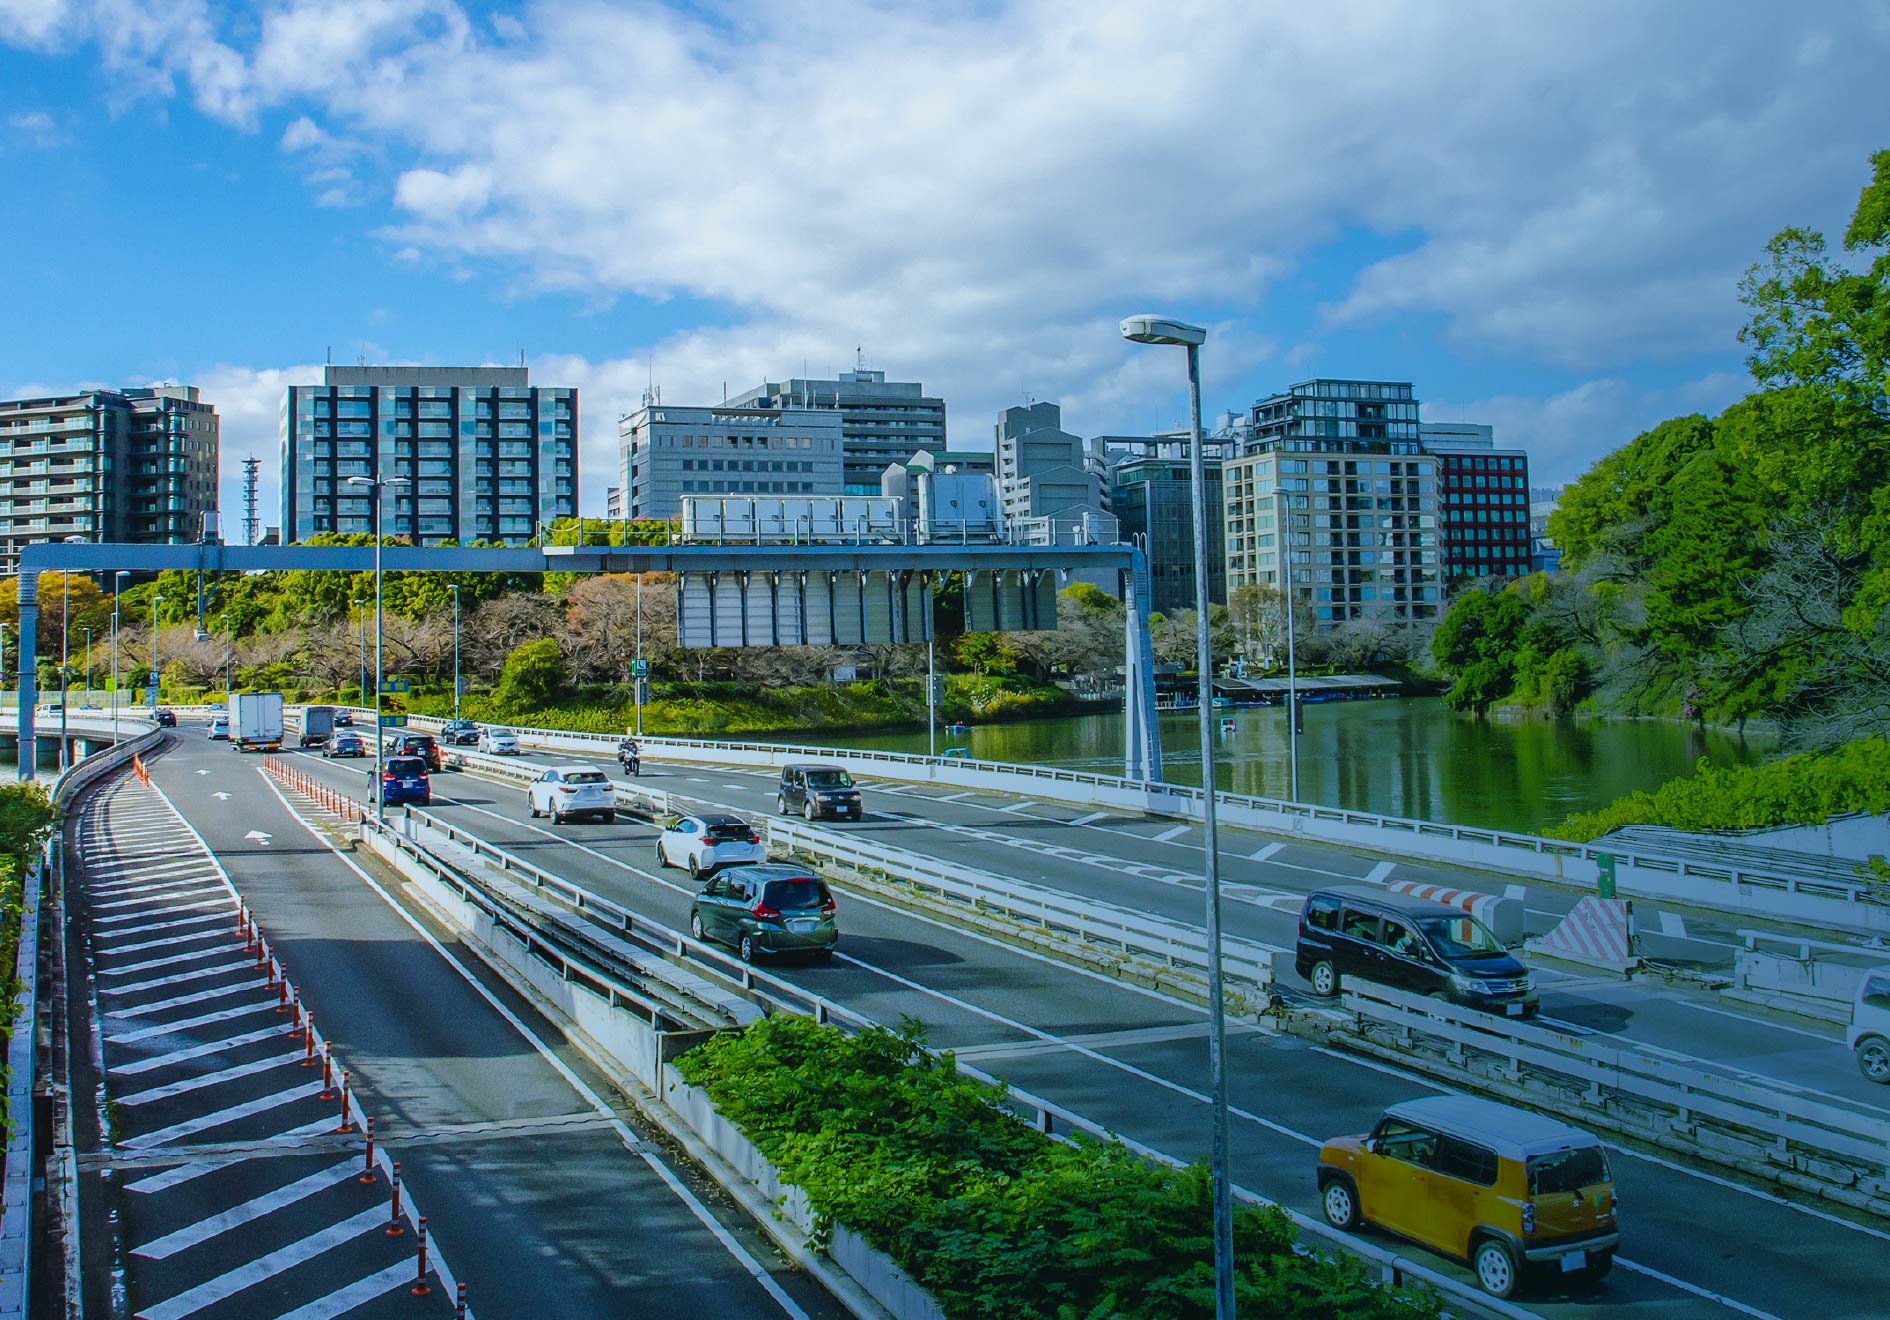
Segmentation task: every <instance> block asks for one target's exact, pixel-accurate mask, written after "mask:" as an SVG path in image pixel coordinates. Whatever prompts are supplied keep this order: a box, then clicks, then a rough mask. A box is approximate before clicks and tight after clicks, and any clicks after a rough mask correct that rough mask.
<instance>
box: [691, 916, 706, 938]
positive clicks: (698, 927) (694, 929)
mask: <svg viewBox="0 0 1890 1320" xmlns="http://www.w3.org/2000/svg"><path fill="white" fill-rule="evenodd" d="M689 934H690V936H691V937H692V938H694V940H695V942H696V943H697V944H705V943H707V942H708V936H706V935H704V934H703V933H702V914H701V913H700V912H691V913H690V914H689Z"/></svg>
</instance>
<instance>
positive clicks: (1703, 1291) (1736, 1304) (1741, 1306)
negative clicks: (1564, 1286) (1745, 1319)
mask: <svg viewBox="0 0 1890 1320" xmlns="http://www.w3.org/2000/svg"><path fill="white" fill-rule="evenodd" d="M1614 1263H1615V1264H1617V1265H1619V1266H1620V1267H1621V1268H1622V1269H1624V1270H1633V1271H1634V1272H1635V1273H1636V1274H1645V1275H1646V1276H1647V1277H1648V1278H1650V1279H1659V1280H1660V1281H1661V1282H1662V1283H1664V1284H1666V1285H1667V1286H1669V1287H1671V1288H1678V1289H1679V1290H1680V1291H1681V1292H1686V1293H1692V1294H1693V1295H1694V1296H1695V1297H1699V1298H1703V1299H1704V1300H1706V1301H1709V1302H1716V1303H1718V1304H1719V1305H1720V1306H1724V1307H1728V1308H1730V1309H1732V1310H1734V1311H1738V1312H1739V1313H1741V1314H1742V1315H1749V1316H1752V1317H1754V1320H1782V1317H1780V1316H1776V1315H1773V1314H1772V1313H1771V1312H1770V1311H1761V1310H1760V1309H1759V1308H1758V1307H1756V1306H1748V1305H1746V1304H1745V1303H1744V1302H1741V1301H1736V1300H1734V1299H1733V1298H1731V1297H1728V1296H1726V1294H1725V1293H1716V1292H1714V1291H1713V1290H1712V1289H1711V1288H1702V1287H1700V1285H1699V1284H1697V1283H1688V1282H1687V1281H1686V1280H1685V1279H1677V1278H1675V1277H1674V1276H1673V1275H1671V1274H1668V1273H1667V1272H1666V1271H1664V1270H1657V1269H1655V1268H1654V1267H1653V1266H1651V1265H1643V1264H1641V1263H1640V1262H1639V1261H1634V1260H1628V1259H1626V1258H1625V1257H1623V1256H1620V1255H1617V1256H1615V1258H1614Z"/></svg>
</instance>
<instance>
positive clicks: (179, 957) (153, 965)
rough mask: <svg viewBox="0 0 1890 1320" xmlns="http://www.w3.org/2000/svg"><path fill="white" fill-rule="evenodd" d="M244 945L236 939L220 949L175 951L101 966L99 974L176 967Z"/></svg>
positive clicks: (164, 941) (127, 972) (120, 974)
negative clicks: (141, 959)
mask: <svg viewBox="0 0 1890 1320" xmlns="http://www.w3.org/2000/svg"><path fill="white" fill-rule="evenodd" d="M196 938H201V937H196ZM159 942H160V943H166V944H169V943H174V942H175V941H170V940H163V941H159ZM242 947H243V946H242V945H240V944H238V943H237V942H236V941H235V940H230V941H229V943H227V944H226V945H224V946H223V947H222V948H220V949H196V950H193V951H192V952H190V953H173V954H168V955H166V956H165V957H162V958H147V959H146V960H145V961H143V962H135V963H130V964H128V965H127V966H124V967H106V968H101V969H100V971H99V975H100V976H129V975H131V974H132V973H133V972H149V971H155V970H156V969H157V968H159V967H175V966H177V964H179V963H187V962H195V961H197V960H198V959H199V958H208V957H209V956H210V955H211V954H213V953H228V952H232V951H235V950H240V949H241V948H242Z"/></svg>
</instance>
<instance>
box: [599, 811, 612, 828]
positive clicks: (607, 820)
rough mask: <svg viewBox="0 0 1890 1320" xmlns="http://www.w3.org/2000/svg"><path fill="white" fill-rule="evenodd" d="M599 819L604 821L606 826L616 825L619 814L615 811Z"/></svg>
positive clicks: (606, 813)
mask: <svg viewBox="0 0 1890 1320" xmlns="http://www.w3.org/2000/svg"><path fill="white" fill-rule="evenodd" d="M597 819H599V820H601V821H603V822H604V824H606V825H614V824H615V823H616V821H617V813H616V812H614V811H606V812H605V813H604V814H603V815H601V816H599V817H598V818H597Z"/></svg>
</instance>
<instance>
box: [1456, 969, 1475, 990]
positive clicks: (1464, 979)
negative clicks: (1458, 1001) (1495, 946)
mask: <svg viewBox="0 0 1890 1320" xmlns="http://www.w3.org/2000/svg"><path fill="white" fill-rule="evenodd" d="M1450 985H1451V988H1452V989H1453V990H1455V991H1457V993H1458V994H1464V995H1467V994H1469V993H1470V992H1471V991H1473V990H1475V989H1476V988H1477V983H1476V981H1475V980H1474V979H1472V978H1471V977H1468V976H1461V975H1459V974H1457V973H1456V972H1452V973H1451V974H1450Z"/></svg>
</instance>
